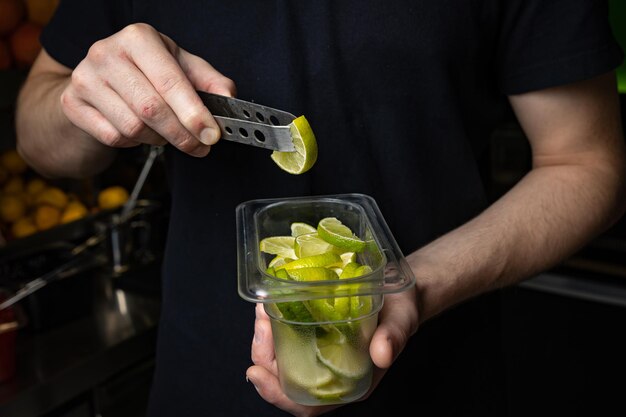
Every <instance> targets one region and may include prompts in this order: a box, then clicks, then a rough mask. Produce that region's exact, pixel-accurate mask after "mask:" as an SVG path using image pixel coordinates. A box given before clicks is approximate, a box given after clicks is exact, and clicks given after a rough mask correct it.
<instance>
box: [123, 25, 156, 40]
mask: <svg viewBox="0 0 626 417" xmlns="http://www.w3.org/2000/svg"><path fill="white" fill-rule="evenodd" d="M153 32H154V28H153V27H152V26H150V25H149V24H147V23H133V24H131V25H128V26H126V27H125V28H124V29H122V31H121V33H122V35H123V36H124V37H129V38H131V39H142V38H144V37H145V36H146V35H147V34H149V33H153Z"/></svg>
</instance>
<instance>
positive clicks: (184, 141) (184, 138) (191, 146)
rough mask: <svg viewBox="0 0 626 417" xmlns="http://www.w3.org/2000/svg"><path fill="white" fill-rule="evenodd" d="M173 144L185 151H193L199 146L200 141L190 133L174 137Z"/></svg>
mask: <svg viewBox="0 0 626 417" xmlns="http://www.w3.org/2000/svg"><path fill="white" fill-rule="evenodd" d="M173 144H174V145H175V146H176V147H177V148H178V149H180V150H181V151H183V152H185V153H193V152H194V151H195V149H196V148H197V147H198V142H197V141H196V140H195V139H194V138H193V137H192V136H191V135H190V134H188V133H187V134H183V135H180V136H179V137H178V138H176V139H174V141H173Z"/></svg>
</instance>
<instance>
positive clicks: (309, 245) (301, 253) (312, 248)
mask: <svg viewBox="0 0 626 417" xmlns="http://www.w3.org/2000/svg"><path fill="white" fill-rule="evenodd" d="M293 249H294V251H295V253H296V256H298V257H299V258H303V257H305V256H311V255H319V254H320V253H325V252H338V251H336V249H337V248H336V247H335V246H334V245H332V244H330V243H328V242H326V241H325V240H324V239H322V238H321V237H319V235H318V234H317V232H314V233H306V234H302V235H299V236H296V240H295V242H294V247H293Z"/></svg>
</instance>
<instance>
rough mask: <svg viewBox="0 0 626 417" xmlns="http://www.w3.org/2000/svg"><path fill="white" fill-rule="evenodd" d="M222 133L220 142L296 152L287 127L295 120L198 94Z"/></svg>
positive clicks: (277, 112) (284, 114)
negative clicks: (222, 140) (224, 140)
mask: <svg viewBox="0 0 626 417" xmlns="http://www.w3.org/2000/svg"><path fill="white" fill-rule="evenodd" d="M198 95H199V96H200V98H201V99H202V101H203V102H204V105H205V106H207V108H208V109H209V111H210V112H211V114H212V115H213V117H214V118H215V120H216V121H217V124H218V125H219V126H220V130H221V131H222V139H226V140H231V141H233V142H239V143H243V144H245V145H252V146H258V147H261V148H265V149H272V150H275V151H281V152H293V151H295V150H296V148H295V146H294V144H293V141H292V140H291V129H290V127H289V124H290V123H291V122H292V121H293V120H294V119H295V118H296V117H295V116H294V115H293V114H291V113H287V112H286V111H282V110H277V109H273V108H271V107H267V106H263V105H261V104H256V103H251V102H248V101H244V100H239V99H236V98H232V97H226V96H220V95H217V94H210V93H205V92H202V91H198Z"/></svg>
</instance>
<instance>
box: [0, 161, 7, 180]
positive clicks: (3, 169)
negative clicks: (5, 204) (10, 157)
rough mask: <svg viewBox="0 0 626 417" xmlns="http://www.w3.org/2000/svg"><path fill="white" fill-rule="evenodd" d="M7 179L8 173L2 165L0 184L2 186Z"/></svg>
mask: <svg viewBox="0 0 626 417" xmlns="http://www.w3.org/2000/svg"><path fill="white" fill-rule="evenodd" d="M8 179H9V171H7V169H6V168H5V167H3V166H2V165H0V184H4V182H5V181H6V180H8Z"/></svg>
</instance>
